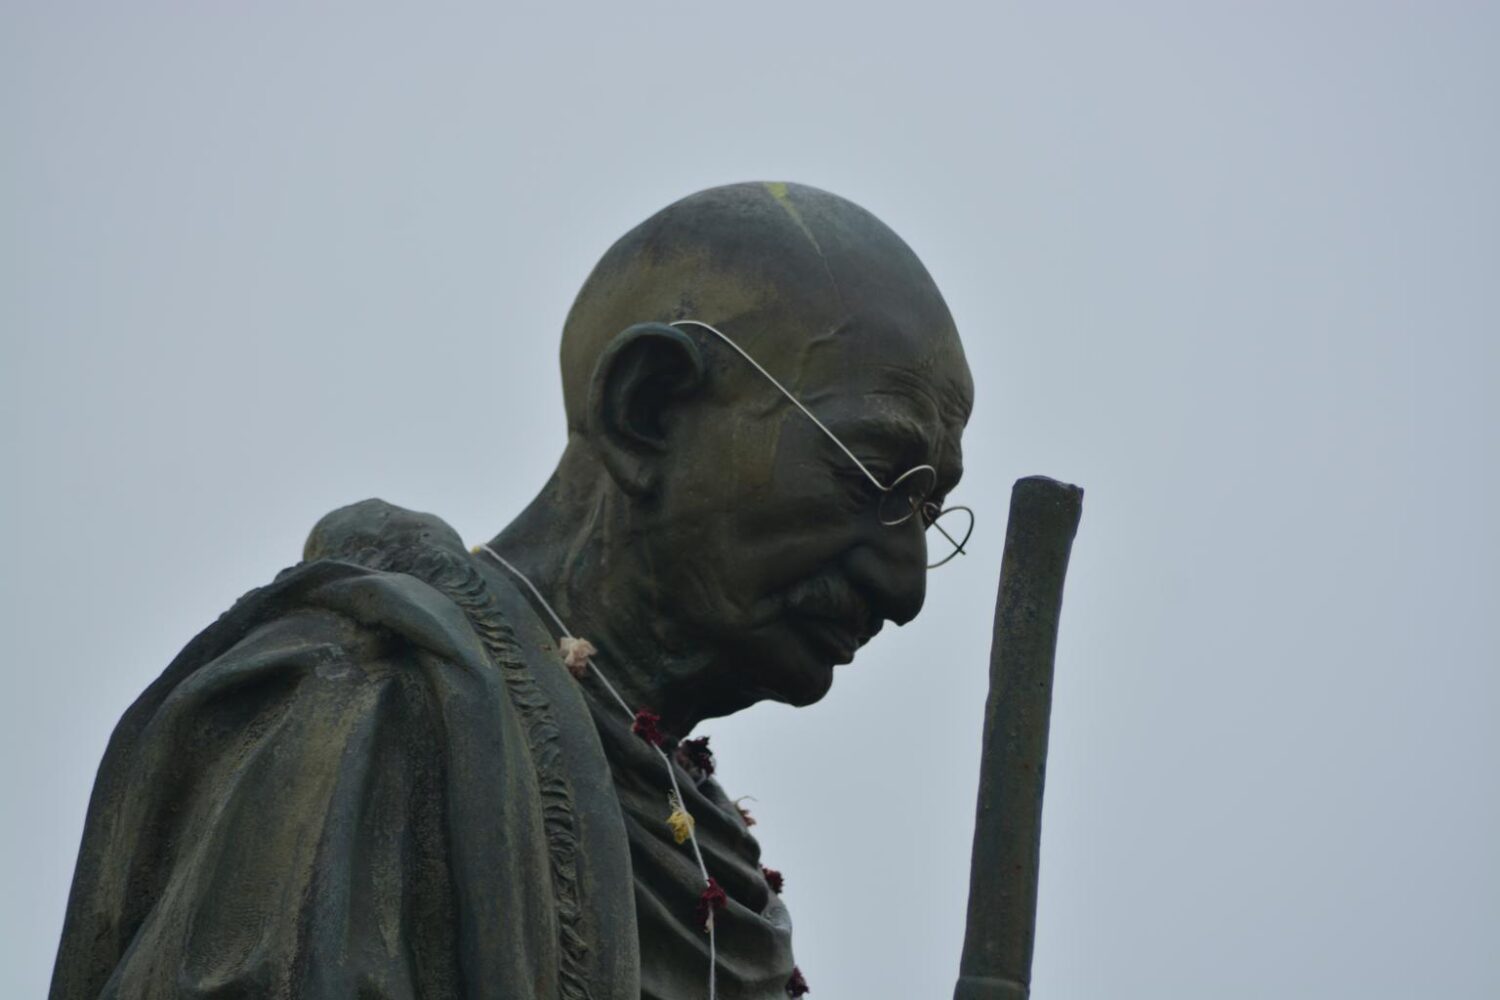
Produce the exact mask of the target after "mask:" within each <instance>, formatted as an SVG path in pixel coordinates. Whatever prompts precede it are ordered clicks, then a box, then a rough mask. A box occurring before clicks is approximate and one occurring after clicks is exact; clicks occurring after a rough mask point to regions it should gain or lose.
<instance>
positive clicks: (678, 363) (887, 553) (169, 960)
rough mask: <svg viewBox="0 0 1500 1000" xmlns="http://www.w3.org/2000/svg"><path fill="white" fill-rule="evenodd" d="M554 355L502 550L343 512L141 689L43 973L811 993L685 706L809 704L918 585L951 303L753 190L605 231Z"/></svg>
mask: <svg viewBox="0 0 1500 1000" xmlns="http://www.w3.org/2000/svg"><path fill="white" fill-rule="evenodd" d="M562 375H563V398H564V404H565V407H566V411H567V421H568V444H567V447H566V449H565V450H564V452H563V455H562V458H561V460H560V461H559V462H558V465H557V471H556V472H555V473H553V475H552V477H551V479H550V480H549V481H548V482H547V484H546V485H545V486H544V487H543V489H542V491H541V493H540V494H539V495H538V496H537V498H536V499H535V500H534V501H533V502H532V503H531V505H530V506H528V507H527V508H526V509H525V510H524V511H523V512H522V513H521V514H520V516H519V517H517V518H516V519H515V520H514V521H513V522H512V523H511V524H510V525H509V526H508V527H506V528H505V529H504V530H502V531H501V532H500V533H499V534H498V535H496V536H495V537H494V538H493V539H492V540H490V541H489V542H488V543H487V544H484V545H480V546H476V547H474V549H473V550H471V549H470V548H469V547H467V546H465V545H464V544H463V543H462V542H461V541H460V539H459V537H458V536H457V534H456V533H455V532H454V531H453V530H452V529H451V528H450V527H448V526H447V525H446V524H444V523H443V521H441V520H440V519H438V518H436V517H434V516H432V515H430V514H422V513H416V512H413V511H409V510H404V509H402V508H399V507H395V506H392V505H390V504H388V503H385V502H382V501H379V500H366V501H364V502H362V503H357V504H354V505H352V506H350V507H345V508H343V509H341V510H337V511H334V512H333V513H331V514H329V515H327V516H326V517H324V518H323V519H322V520H321V521H320V522H319V523H318V524H317V525H316V526H315V527H314V528H313V530H312V533H311V535H310V537H309V539H308V541H307V545H306V548H305V551H304V553H303V560H302V562H300V563H298V564H297V565H295V566H293V567H291V568H290V569H287V570H285V571H283V572H282V573H281V574H280V575H279V576H278V577H277V578H276V580H275V581H274V582H272V583H271V584H269V585H267V586H265V587H261V588H259V589H257V590H254V591H251V592H250V593H249V594H246V595H245V596H244V597H243V598H241V599H240V600H239V601H238V602H237V603H236V604H235V605H234V607H232V608H230V609H229V611H227V612H226V613H225V614H224V615H223V616H222V617H221V618H220V619H219V620H218V621H216V622H215V623H214V624H212V625H211V626H209V627H208V628H207V629H206V630H204V631H203V632H202V633H201V634H200V635H198V636H197V637H196V638H195V639H193V640H192V642H190V643H189V644H188V645H187V647H186V648H185V649H184V650H183V651H182V652H181V654H179V655H178V656H177V658H176V659H175V660H174V661H173V662H172V663H171V665H170V666H168V667H167V669H166V671H165V672H164V673H163V674H162V675H161V676H160V678H158V679H157V680H156V681H155V682H154V683H153V684H151V686H150V687H148V688H147V689H146V691H145V693H144V694H142V695H141V696H140V698H139V699H138V700H137V701H136V702H135V704H134V705H132V706H131V707H130V709H129V710H128V711H127V712H126V713H125V715H124V717H123V718H122V719H121V721H120V723H119V725H118V727H117V728H116V729H115V732H114V735H113V737H112V738H111V740H110V743H109V748H108V750H107V751H106V753H105V756H104V760H103V762H102V764H101V766H100V768H99V774H98V779H97V782H96V784H95V787H94V792H93V797H92V800H91V802H90V805H89V811H88V819H87V824H86V828H85V831H84V836H83V842H82V846H81V849H80V851H79V857H78V867H77V871H76V874H75V876H74V881H73V888H72V894H71V897H70V899H69V904H68V910H67V917H66V920H65V923H64V927H63V933H62V943H61V947H60V950H59V952H58V957H57V964H56V969H55V972H54V976H53V981H52V992H51V996H52V997H53V1000H84V998H90V1000H93V998H98V997H108V998H132V1000H133V998H178V997H193V998H229V997H234V998H250V997H298V998H301V997H308V998H314V997H316V998H322V997H329V998H333V997H339V998H343V997H360V998H370V1000H375V998H380V1000H398V998H424V1000H445V998H459V997H463V998H481V997H493V998H505V1000H531V998H566V1000H582V998H594V1000H606V998H614V1000H635V998H638V997H640V998H654V1000H679V998H701V997H704V996H715V997H718V998H723V1000H740V998H757V1000H772V998H778V997H785V996H787V995H788V994H791V995H793V996H796V995H800V993H801V992H803V991H805V989H806V986H805V982H804V980H803V979H802V976H801V974H800V972H798V971H797V970H796V968H795V963H794V961H793V957H792V944H791V922H790V919H789V918H788V916H787V911H786V909H785V907H784V906H783V905H782V903H781V900H780V898H779V896H778V892H777V890H778V889H779V882H780V880H779V877H778V876H777V875H776V873H774V872H769V871H768V870H766V869H763V868H762V867H761V865H760V859H759V849H758V847H757V845H756V842H755V839H754V838H753V837H752V836H751V833H750V830H749V824H748V822H747V819H748V817H747V816H745V815H744V814H742V812H741V811H740V810H739V809H737V808H736V806H735V804H734V803H733V802H732V801H731V800H730V799H729V798H728V797H727V796H726V794H725V793H724V791H723V790H722V789H721V788H720V787H719V785H718V783H717V782H716V781H715V780H714V779H713V777H712V770H713V765H712V758H711V756H709V754H708V753H707V750H706V745H705V744H704V742H703V741H694V740H690V739H688V736H689V734H690V733H692V731H693V729H694V727H696V726H697V725H698V723H699V722H701V721H702V720H704V719H709V718H713V717H716V716H722V715H726V714H728V713H731V712H735V711H738V710H740V709H742V708H745V707H747V706H749V705H752V704H754V703H755V702H757V701H761V700H763V699H773V700H776V701H781V702H786V703H789V704H793V705H807V704H810V703H812V702H814V701H817V700H818V699H819V698H821V697H822V696H823V695H824V694H826V693H827V691H828V689H829V686H830V684H831V683H832V679H833V672H834V668H835V666H836V665H838V664H844V663H848V662H849V661H850V660H851V659H852V658H853V657H854V655H855V652H856V650H857V649H858V648H859V647H860V646H862V645H863V644H864V643H865V642H867V641H869V639H870V638H871V637H872V636H874V635H875V633H876V632H878V631H879V630H880V628H881V626H882V624H883V623H884V622H885V621H887V620H889V621H893V622H895V623H897V624H898V625H899V624H904V623H906V622H907V621H910V620H911V619H912V618H913V617H914V616H915V615H916V614H917V612H918V611H919V610H920V609H921V607H922V601H923V595H924V587H925V576H926V572H927V569H928V566H929V564H930V563H932V562H935V561H937V560H938V559H941V558H944V553H948V554H951V552H952V550H953V540H952V536H951V535H950V534H949V533H947V532H944V533H943V534H942V536H941V538H939V536H938V533H937V532H938V530H939V529H941V528H942V527H943V525H941V524H935V523H934V522H935V521H936V520H937V519H938V518H939V517H940V515H941V513H942V502H943V498H944V496H945V495H946V494H947V493H948V491H949V490H950V489H951V488H952V487H953V486H954V484H955V483H957V481H958V479H959V475H960V473H961V464H960V452H959V438H960V435H961V434H962V431H963V428H964V424H965V422H966V421H967V419H968V416H969V411H970V406H971V402H972V399H973V384H972V380H971V378H970V375H969V370H968V367H967V365H966V363H965V361H964V354H963V349H962V347H961V346H960V343H959V339H958V334H957V332H956V331H955V328H954V324H953V319H952V317H951V316H950V315H949V312H948V309H947V307H946V306H945V305H944V303H943V299H942V297H941V295H939V293H938V290H937V288H936V286H935V285H934V284H933V281H932V279H931V277H930V276H929V275H928V273H927V271H926V270H925V269H924V268H923V266H922V264H921V263H920V262H919V261H918V260H917V258H916V256H915V255H914V254H913V253H912V251H911V250H910V249H909V248H908V247H907V246H906V244H905V243H903V242H902V241H901V240H900V238H898V237H897V236H896V235H895V234H894V233H893V232H891V230H890V229H888V228H887V227H886V226H885V225H883V224H882V223H881V222H880V221H879V220H878V219H876V218H875V217H874V216H872V215H870V214H869V213H868V212H866V211H864V210H863V209H861V208H859V207H858V206H856V205H854V204H851V203H850V202H848V201H846V200H844V199H842V198H839V197H836V196H834V195H832V194H828V193H827V192H824V191H819V190H816V189H813V188H809V187H802V186H798V185H793V184H737V185H731V186H727V187H720V188H714V189H712V190H708V191H704V192H701V193H699V194H696V195H693V196H691V197H689V198H685V199H683V200H682V201H679V202H677V203H676V204H674V205H671V206H670V207H668V208H666V209H664V210H662V211H661V212H659V213H657V214H656V215H654V216H652V217H651V218H650V219H648V220H646V221H645V222H644V223H642V224H641V225H640V226H638V227H636V228H635V229H634V230H632V231H631V232H630V233H628V234H626V236H625V237H624V238H622V239H621V240H620V241H619V242H618V243H616V244H615V245H614V246H613V247H611V248H610V250H609V251H608V252H607V253H606V254H605V255H604V258H603V259H602V260H601V261H600V262H599V264H598V266H597V267H595V269H594V271H593V273H592V274H590V276H589V278H588V280H587V281H586V282H585V284H584V286H583V289H582V291H581V292H580V293H579V295H578V299H577V301H576V302H575V303H574V305H573V308H572V311H571V312H570V313H569V315H568V319H567V324H566V326H565V328H564V330H563V336H562ZM472 402H473V408H474V409H476V410H478V409H480V408H482V407H484V406H485V405H487V404H486V403H485V401H483V400H474V401H472ZM943 523H944V524H948V523H949V522H947V521H944V522H943ZM929 527H931V528H933V529H934V530H932V531H929V530H928V529H929ZM929 538H931V539H932V540H933V544H932V546H931V548H929V544H928V539H929ZM957 541H959V542H961V541H962V536H960V537H959V538H958V539H957ZM580 639H582V640H587V641H586V642H580V641H579V640H580ZM590 654H592V655H590Z"/></svg>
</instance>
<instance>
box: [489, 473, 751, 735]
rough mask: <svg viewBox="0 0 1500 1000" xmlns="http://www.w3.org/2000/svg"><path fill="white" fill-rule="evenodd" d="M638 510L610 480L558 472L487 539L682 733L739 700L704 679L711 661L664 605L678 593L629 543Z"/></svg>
mask: <svg viewBox="0 0 1500 1000" xmlns="http://www.w3.org/2000/svg"><path fill="white" fill-rule="evenodd" d="M635 510H636V507H635V505H633V504H632V503H631V502H630V501H629V500H628V499H627V498H626V497H624V496H623V495H621V494H620V493H619V492H618V491H616V490H614V489H613V487H612V484H610V483H608V482H605V483H595V484H591V485H589V486H583V487H579V486H576V485H570V484H569V483H568V482H567V480H566V479H565V477H563V476H562V475H554V476H553V477H552V479H551V480H549V482H548V483H547V486H546V487H545V488H544V489H543V490H542V492H541V493H540V494H539V495H538V496H537V497H536V499H535V500H533V501H532V502H531V503H530V504H529V505H528V506H527V507H526V509H525V510H524V511H522V512H521V514H520V516H518V517H517V518H516V519H515V520H514V521H512V522H511V523H510V524H509V525H507V526H506V527H505V529H504V530H502V531H501V532H500V533H499V534H498V535H496V536H495V537H494V538H493V539H492V540H491V541H490V543H489V545H490V547H491V548H492V549H494V550H495V551H496V552H497V553H498V554H499V555H501V556H503V557H504V558H505V560H506V561H507V562H509V563H510V564H511V565H512V566H514V567H515V569H517V570H519V571H520V572H521V573H523V574H525V577H526V579H527V580H529V581H530V582H531V584H532V585H533V586H535V587H536V589H537V590H538V591H539V592H540V593H541V595H542V596H543V597H544V598H545V599H546V601H547V603H548V604H550V605H551V606H552V609H553V610H554V611H555V612H556V614H557V616H558V618H560V619H562V622H563V624H564V626H565V627H566V628H567V631H568V632H570V633H571V634H573V635H575V636H580V637H582V638H585V639H588V640H589V641H590V642H591V643H593V644H594V646H595V647H596V648H597V649H598V650H599V655H598V656H597V657H595V659H594V662H595V664H596V666H598V668H599V669H600V671H601V672H603V673H604V675H605V676H606V677H608V678H609V681H610V683H611V684H613V685H614V687H615V689H616V690H617V691H618V692H619V693H620V695H621V697H622V698H624V700H625V702H626V703H627V704H628V705H630V706H631V708H632V709H649V710H650V711H653V712H655V713H657V714H658V715H660V716H661V717H662V727H663V729H664V730H665V731H666V732H667V733H668V734H670V735H671V736H672V737H674V738H680V737H683V736H686V735H687V734H688V733H690V732H691V731H692V729H693V727H694V726H696V725H697V724H698V723H699V722H700V721H702V720H703V719H704V718H707V717H709V716H715V715H724V714H727V713H728V712H730V711H733V710H734V709H735V708H738V707H740V706H728V705H721V704H718V703H717V702H716V700H715V695H716V694H718V692H717V691H716V690H714V689H713V687H712V686H710V685H707V684H705V683H703V681H704V680H705V679H707V678H709V677H711V676H713V670H712V664H711V663H710V662H708V659H707V657H706V656H705V655H703V654H701V653H695V652H694V651H693V650H692V649H691V648H685V647H686V644H685V643H683V642H681V641H680V640H678V639H677V638H676V637H674V635H673V634H672V630H671V626H670V623H669V621H668V616H665V615H662V614H660V613H658V612H657V611H656V608H657V607H659V603H660V601H661V600H662V599H669V598H670V595H657V594H655V593H654V578H653V577H652V575H651V574H650V573H649V572H647V571H646V568H645V567H644V566H643V565H641V562H640V551H641V546H639V545H632V544H631V543H630V541H629V540H630V538H631V537H632V534H633V532H634V531H636V530H639V526H638V525H633V524H631V523H630V517H631V514H632V513H633V512H634V511H635ZM518 582H519V581H518ZM521 590H522V592H523V593H525V594H526V595H527V597H528V598H532V595H531V594H530V592H529V590H528V589H527V588H526V587H525V586H524V585H522V586H521ZM538 612H539V613H541V614H542V616H543V617H544V618H549V624H551V622H550V616H547V615H546V613H545V611H544V610H543V609H541V608H538ZM720 697H721V696H720Z"/></svg>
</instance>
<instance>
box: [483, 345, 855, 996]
mask: <svg viewBox="0 0 1500 1000" xmlns="http://www.w3.org/2000/svg"><path fill="white" fill-rule="evenodd" d="M751 364H754V362H753V361H752V362H751ZM756 367H760V366H759V365H756ZM773 381H774V379H773ZM783 391H785V390H783ZM793 402H796V400H793ZM799 405H800V404H799ZM809 416H811V414H809ZM813 419H815V420H816V419H817V418H816V417H814V418H813ZM841 447H842V446H841ZM850 457H851V458H852V457H853V456H852V455H851V456H850ZM866 475H868V473H866ZM476 548H478V549H481V550H483V551H484V552H485V553H487V554H488V555H489V557H490V558H491V559H493V560H495V561H496V562H497V563H499V564H500V565H501V566H504V567H505V568H506V569H507V570H509V571H510V572H511V574H512V575H513V576H515V578H516V579H518V580H520V581H521V582H522V583H524V584H526V589H528V590H530V591H531V594H532V596H533V597H535V598H536V599H537V603H538V604H540V605H541V606H542V608H543V609H545V610H546V612H547V614H548V615H550V616H551V618H552V621H553V623H555V624H556V625H557V630H558V631H559V632H561V633H562V637H563V638H564V639H575V638H577V637H576V636H575V635H573V634H572V633H571V632H569V631H568V626H566V625H564V624H563V620H562V619H561V618H559V617H558V615H557V612H556V611H554V610H553V609H552V605H551V604H549V603H548V602H547V599H546V598H545V597H543V596H542V592H541V591H540V590H537V589H536V584H534V583H532V582H531V579H530V578H529V577H527V575H526V574H525V573H522V572H521V571H520V570H519V569H516V567H515V566H513V565H511V563H510V561H509V560H507V559H506V558H505V557H504V556H502V555H501V554H500V553H498V552H496V551H495V550H494V549H492V548H490V547H489V546H488V545H486V544H485V543H483V542H480V543H479V544H478V545H477V546H476ZM588 666H589V671H590V672H591V673H593V675H594V676H595V677H597V678H598V679H599V683H601V684H603V685H604V689H605V690H606V691H608V692H609V693H610V694H611V695H613V696H614V699H615V701H616V702H618V703H619V705H620V708H621V709H623V710H624V712H625V715H626V717H628V718H629V719H630V721H631V724H632V725H634V723H635V712H633V711H631V709H630V705H629V703H628V702H626V701H625V699H624V698H623V697H621V695H620V692H619V691H617V690H615V686H614V685H613V684H611V683H610V682H609V678H608V677H605V676H604V673H603V672H602V671H601V670H600V669H599V668H598V667H597V666H595V664H594V660H593V657H589V659H588ZM648 745H649V746H650V747H651V749H653V750H655V751H656V755H657V756H658V757H660V758H661V761H662V763H663V764H665V765H666V766H667V777H668V778H669V779H670V780H671V782H672V794H673V795H674V796H676V797H677V801H678V802H679V803H680V802H682V801H683V798H682V789H681V787H679V786H678V784H677V769H676V768H675V767H673V766H672V758H671V757H670V756H669V755H668V754H667V752H666V751H665V750H663V749H662V748H661V747H659V746H657V745H656V744H654V743H650V744H648ZM688 843H689V844H691V845H692V848H693V858H694V859H695V860H696V861H697V862H698V873H699V874H700V875H702V876H703V884H704V886H705V887H706V886H707V885H708V884H709V881H710V879H709V877H708V866H707V865H706V864H704V863H703V852H702V851H701V850H700V849H699V848H698V836H697V834H695V833H694V832H693V827H692V826H689V827H688ZM718 966H719V956H718V950H717V944H716V941H715V935H714V909H713V906H712V905H710V906H709V907H708V1000H716V998H717V996H718Z"/></svg>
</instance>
